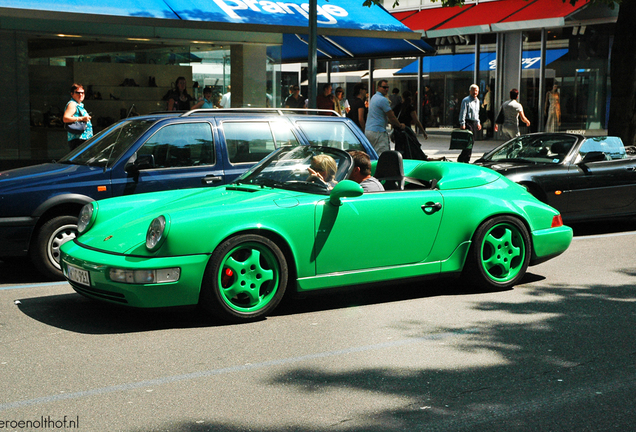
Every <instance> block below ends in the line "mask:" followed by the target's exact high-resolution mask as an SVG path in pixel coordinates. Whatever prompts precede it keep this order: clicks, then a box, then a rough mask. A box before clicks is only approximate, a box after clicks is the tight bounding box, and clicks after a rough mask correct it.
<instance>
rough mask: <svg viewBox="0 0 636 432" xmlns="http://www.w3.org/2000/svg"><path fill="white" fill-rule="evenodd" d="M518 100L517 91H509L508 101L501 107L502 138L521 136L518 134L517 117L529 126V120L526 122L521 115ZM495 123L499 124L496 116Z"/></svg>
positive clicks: (523, 115) (521, 111)
mask: <svg viewBox="0 0 636 432" xmlns="http://www.w3.org/2000/svg"><path fill="white" fill-rule="evenodd" d="M518 98H519V90H517V89H512V90H510V100H507V101H506V102H504V103H503V104H502V105H501V112H502V113H503V126H502V128H501V132H503V135H504V137H506V138H508V139H513V138H514V137H518V136H519V135H521V133H520V132H519V117H521V120H522V121H523V122H524V123H525V124H526V126H530V120H528V119H527V118H526V116H525V114H524V113H523V106H521V104H520V103H519V101H518V100H517V99H518ZM497 117H498V118H497V121H496V123H497V124H499V122H500V121H501V119H500V118H499V116H497ZM497 124H495V131H496V130H497Z"/></svg>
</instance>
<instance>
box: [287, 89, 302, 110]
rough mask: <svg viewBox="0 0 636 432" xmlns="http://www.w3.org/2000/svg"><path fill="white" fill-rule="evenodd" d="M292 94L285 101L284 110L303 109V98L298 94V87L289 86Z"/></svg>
mask: <svg viewBox="0 0 636 432" xmlns="http://www.w3.org/2000/svg"><path fill="white" fill-rule="evenodd" d="M290 89H291V91H292V93H291V94H290V95H289V96H287V99H285V108H305V98H304V97H302V95H301V94H300V87H299V86H298V85H294V86H290Z"/></svg>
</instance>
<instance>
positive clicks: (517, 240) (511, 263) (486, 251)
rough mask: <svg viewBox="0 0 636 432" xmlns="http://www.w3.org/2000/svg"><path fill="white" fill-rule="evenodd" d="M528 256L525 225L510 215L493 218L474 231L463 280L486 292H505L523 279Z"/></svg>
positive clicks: (529, 251)
mask: <svg viewBox="0 0 636 432" xmlns="http://www.w3.org/2000/svg"><path fill="white" fill-rule="evenodd" d="M531 255H532V244H531V240H530V234H528V230H527V228H526V226H525V225H524V224H523V223H522V222H521V221H520V220H518V219H517V218H514V217H511V216H498V217H494V218H492V219H489V220H487V221H485V222H484V223H482V224H481V225H480V226H479V227H478V228H477V230H476V231H475V235H474V236H473V241H472V244H471V246H470V249H469V251H468V256H467V258H466V263H465V265H464V271H463V274H462V277H463V278H464V280H465V281H466V282H467V283H470V284H472V285H476V286H478V287H479V288H483V289H486V290H489V291H496V290H504V289H508V288H510V287H512V286H513V285H516V284H517V283H519V281H520V280H521V279H522V278H523V277H524V275H525V274H526V270H527V269H528V265H529V263H530V257H531Z"/></svg>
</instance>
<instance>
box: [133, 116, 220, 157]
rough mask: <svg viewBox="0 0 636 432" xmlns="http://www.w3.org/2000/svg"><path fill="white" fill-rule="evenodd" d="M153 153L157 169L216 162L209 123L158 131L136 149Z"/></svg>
mask: <svg viewBox="0 0 636 432" xmlns="http://www.w3.org/2000/svg"><path fill="white" fill-rule="evenodd" d="M137 155H138V156H142V155H152V157H153V160H154V167H155V168H175V167H188V166H197V165H214V163H215V162H214V140H213V138H212V128H211V127H210V124H209V123H181V124H173V125H168V126H165V127H163V128H161V129H159V130H158V131H157V133H155V134H154V135H153V136H152V137H150V139H148V141H146V143H145V144H144V145H143V146H142V147H141V148H140V149H139V150H138V151H137Z"/></svg>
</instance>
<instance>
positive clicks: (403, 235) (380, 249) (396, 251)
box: [314, 190, 443, 275]
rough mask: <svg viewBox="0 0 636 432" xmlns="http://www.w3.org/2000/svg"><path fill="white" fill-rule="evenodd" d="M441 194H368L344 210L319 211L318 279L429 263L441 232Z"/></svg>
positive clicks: (325, 207)
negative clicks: (367, 270) (325, 275)
mask: <svg viewBox="0 0 636 432" xmlns="http://www.w3.org/2000/svg"><path fill="white" fill-rule="evenodd" d="M437 203H439V204H442V203H443V202H442V196H441V194H440V193H439V192H438V191H435V190H427V191H399V192H376V193H365V194H364V195H362V196H361V197H357V198H351V199H345V200H343V204H342V205H341V206H339V207H336V206H333V205H329V204H324V203H323V202H320V203H318V204H317V206H316V222H315V224H316V225H315V226H316V241H315V245H314V258H315V260H316V273H317V274H319V275H320V274H327V273H334V272H343V271H352V270H362V269H371V268H380V267H391V266H399V265H404V264H411V263H417V262H421V261H424V260H425V259H426V257H427V256H428V255H429V253H430V251H431V249H432V247H433V244H434V242H435V239H436V237H437V232H438V229H439V226H440V222H441V218H442V213H443V211H442V209H441V207H440V208H436V207H435V204H437Z"/></svg>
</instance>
